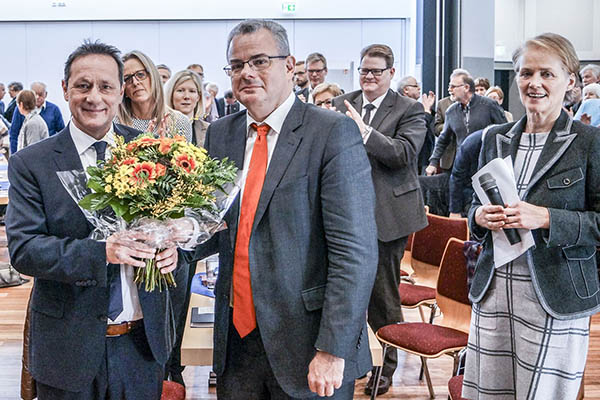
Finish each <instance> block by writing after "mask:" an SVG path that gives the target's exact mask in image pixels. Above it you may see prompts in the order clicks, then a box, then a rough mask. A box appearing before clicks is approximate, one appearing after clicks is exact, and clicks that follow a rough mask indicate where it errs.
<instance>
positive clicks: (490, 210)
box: [475, 204, 507, 231]
mask: <svg viewBox="0 0 600 400" xmlns="http://www.w3.org/2000/svg"><path fill="white" fill-rule="evenodd" d="M506 219H507V218H506V214H505V208H504V207H502V206H494V205H491V204H487V205H485V206H481V207H479V208H478V209H477V211H475V222H476V223H477V225H479V226H481V227H482V228H486V229H489V230H490V231H498V230H500V229H502V227H504V226H505V225H506Z"/></svg>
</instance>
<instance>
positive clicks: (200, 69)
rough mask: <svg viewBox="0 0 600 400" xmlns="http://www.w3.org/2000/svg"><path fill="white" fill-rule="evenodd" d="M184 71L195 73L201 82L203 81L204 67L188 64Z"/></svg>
mask: <svg viewBox="0 0 600 400" xmlns="http://www.w3.org/2000/svg"><path fill="white" fill-rule="evenodd" d="M186 69H189V70H190V71H194V72H195V73H197V74H198V75H200V78H202V80H204V67H203V66H202V65H200V64H190V65H188V66H187V68H186Z"/></svg>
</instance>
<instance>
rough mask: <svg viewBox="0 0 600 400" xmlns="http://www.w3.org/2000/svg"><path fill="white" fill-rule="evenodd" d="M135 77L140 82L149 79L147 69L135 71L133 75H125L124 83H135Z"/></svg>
mask: <svg viewBox="0 0 600 400" xmlns="http://www.w3.org/2000/svg"><path fill="white" fill-rule="evenodd" d="M134 76H135V79H137V81H138V82H141V81H143V80H144V79H146V78H148V71H146V70H145V69H140V70H139V71H135V72H134V73H133V74H128V75H125V76H124V77H123V81H124V82H125V83H127V84H130V83H132V82H133V77H134Z"/></svg>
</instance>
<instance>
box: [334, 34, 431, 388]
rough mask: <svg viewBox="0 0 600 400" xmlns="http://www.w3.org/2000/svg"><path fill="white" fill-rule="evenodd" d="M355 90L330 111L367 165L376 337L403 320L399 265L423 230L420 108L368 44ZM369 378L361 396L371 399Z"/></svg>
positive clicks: (390, 63) (388, 372)
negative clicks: (375, 250) (354, 129)
mask: <svg viewBox="0 0 600 400" xmlns="http://www.w3.org/2000/svg"><path fill="white" fill-rule="evenodd" d="M360 58H361V63H360V68H358V72H359V74H360V87H361V89H360V90H357V91H354V92H351V93H348V94H346V95H343V96H340V97H336V98H335V99H333V105H334V107H335V108H336V109H337V110H338V111H341V112H344V113H346V115H348V116H349V117H351V118H352V119H353V120H354V122H355V123H356V125H357V126H358V128H359V130H360V132H361V134H362V138H363V143H364V146H365V149H366V150H367V155H368V156H369V161H370V162H371V169H372V176H373V183H374V184H375V196H376V199H377V203H376V210H375V217H376V220H377V238H378V245H379V263H378V266H377V277H376V279H375V286H374V288H373V293H372V294H371V300H370V302H369V312H368V321H369V325H370V326H371V328H372V329H373V332H376V331H377V330H378V329H379V328H381V327H382V326H385V325H389V324H393V323H396V322H401V321H402V306H401V303H400V294H399V293H398V285H400V260H401V259H402V256H403V255H404V248H405V246H406V242H407V239H408V235H410V234H411V233H413V232H416V231H418V230H421V229H422V228H424V227H425V226H426V225H427V218H426V216H425V208H424V206H423V197H422V196H421V191H420V190H419V181H418V178H417V159H418V156H419V152H420V151H421V146H423V141H424V140H425V133H426V128H425V115H424V112H423V106H422V105H421V104H420V103H418V102H416V101H415V100H413V99H409V98H408V97H404V96H400V95H399V94H398V93H396V92H394V91H393V90H391V89H390V83H391V81H392V78H393V77H394V73H395V69H394V53H393V52H392V49H391V48H390V47H389V46H386V45H384V44H373V45H370V46H368V47H366V48H364V49H363V50H362V51H361V53H360ZM396 365H397V355H396V349H390V350H388V351H387V352H386V355H385V360H384V364H383V374H382V378H381V381H380V383H379V389H378V394H382V393H385V392H387V391H388V390H389V387H390V384H391V382H392V375H393V374H394V371H395V370H396ZM373 375H374V374H372V377H371V379H370V380H369V382H368V383H367V386H366V387H365V393H366V394H371V391H372V388H373V386H374V379H373Z"/></svg>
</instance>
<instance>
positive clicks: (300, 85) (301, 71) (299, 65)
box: [294, 60, 308, 92]
mask: <svg viewBox="0 0 600 400" xmlns="http://www.w3.org/2000/svg"><path fill="white" fill-rule="evenodd" d="M294 85H295V87H294V91H295V92H299V91H302V90H304V89H306V88H307V87H308V75H306V62H305V61H304V60H301V61H296V67H295V69H294Z"/></svg>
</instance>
